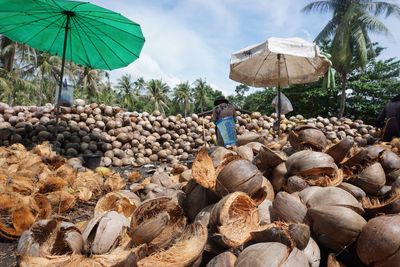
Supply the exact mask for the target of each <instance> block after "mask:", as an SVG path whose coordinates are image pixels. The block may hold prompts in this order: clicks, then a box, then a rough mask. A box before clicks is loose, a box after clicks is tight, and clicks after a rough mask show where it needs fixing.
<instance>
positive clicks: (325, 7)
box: [301, 0, 338, 13]
mask: <svg viewBox="0 0 400 267" xmlns="http://www.w3.org/2000/svg"><path fill="white" fill-rule="evenodd" d="M337 5H338V1H332V0H331V1H314V2H312V3H310V4H308V5H306V6H305V7H304V8H303V9H302V10H301V11H302V12H304V13H310V12H319V13H326V12H330V11H334V10H335V9H337Z"/></svg>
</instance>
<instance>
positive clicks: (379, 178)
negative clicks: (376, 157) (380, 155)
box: [355, 162, 386, 194]
mask: <svg viewBox="0 0 400 267" xmlns="http://www.w3.org/2000/svg"><path fill="white" fill-rule="evenodd" d="M355 183H356V184H357V185H358V186H359V187H360V188H361V189H363V190H364V191H365V192H366V193H369V194H376V193H377V192H378V191H379V190H380V189H381V188H382V187H383V186H384V185H385V183H386V175H385V171H384V170H383V168H382V165H381V164H380V163H379V162H376V163H374V164H372V165H370V166H368V167H366V168H365V169H363V170H362V171H361V172H360V173H359V174H358V175H357V179H356V180H355Z"/></svg>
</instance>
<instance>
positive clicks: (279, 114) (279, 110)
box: [278, 54, 282, 137]
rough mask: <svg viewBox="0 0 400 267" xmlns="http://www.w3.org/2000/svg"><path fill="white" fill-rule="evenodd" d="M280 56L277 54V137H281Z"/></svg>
mask: <svg viewBox="0 0 400 267" xmlns="http://www.w3.org/2000/svg"><path fill="white" fill-rule="evenodd" d="M281 108H282V103H281V54H278V137H280V135H281Z"/></svg>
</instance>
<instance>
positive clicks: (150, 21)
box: [90, 0, 400, 95]
mask: <svg viewBox="0 0 400 267" xmlns="http://www.w3.org/2000/svg"><path fill="white" fill-rule="evenodd" d="M90 2H92V3H94V4H97V5H100V6H103V7H105V8H108V9H111V10H114V11H116V12H118V13H121V14H122V15H124V16H126V17H127V18H129V19H131V20H133V21H135V22H137V23H139V24H140V25H141V28H142V31H143V34H144V36H145V38H146V41H145V44H144V47H143V50H142V53H141V55H140V58H139V59H137V60H136V61H134V62H133V63H132V64H130V65H129V66H127V67H125V68H121V69H117V70H114V71H112V72H111V79H112V81H113V82H116V80H117V79H118V78H119V77H120V76H121V75H123V74H125V73H129V74H131V75H132V77H133V78H134V79H136V78H138V77H143V78H144V79H145V80H149V79H162V80H163V81H164V82H166V83H167V84H168V85H169V86H171V87H174V86H175V85H177V84H178V83H180V82H186V81H189V83H193V82H194V81H195V80H196V79H198V78H203V79H205V80H206V81H207V83H208V84H210V85H211V86H212V87H213V88H214V89H217V90H220V91H222V92H223V93H224V94H225V95H229V94H233V93H234V90H235V87H236V85H238V83H237V82H234V81H232V80H230V79H229V61H230V56H231V54H232V53H233V52H235V51H238V50H240V49H242V48H244V47H247V46H249V45H252V44H256V43H260V42H263V41H265V40H266V39H268V38H269V37H272V36H274V37H295V36H296V37H301V38H303V39H305V40H308V41H310V42H312V41H313V39H314V38H315V36H316V35H317V34H318V33H319V31H320V30H321V29H322V28H323V27H324V26H325V25H326V23H327V22H328V21H329V19H330V14H322V15H321V14H313V13H311V14H304V13H302V12H301V9H302V8H303V7H304V6H305V5H307V4H308V3H310V2H311V1H310V0H113V1H110V0H90ZM399 4H400V3H399ZM382 21H383V22H384V23H385V24H386V25H387V27H388V28H389V29H390V31H391V35H390V36H381V35H379V36H375V35H372V40H373V41H378V42H379V43H380V45H381V46H383V47H387V49H386V50H385V52H384V53H383V54H382V55H381V58H382V59H385V58H389V57H399V58H400V28H399V23H400V18H389V19H384V18H382ZM252 90H255V89H252Z"/></svg>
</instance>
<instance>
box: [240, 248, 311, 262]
mask: <svg viewBox="0 0 400 267" xmlns="http://www.w3.org/2000/svg"><path fill="white" fill-rule="evenodd" d="M264 266H297V267H309V264H308V260H307V257H306V256H305V255H304V253H303V252H302V251H300V250H298V249H297V248H294V249H293V250H290V249H289V248H288V247H287V246H285V245H284V244H281V243H277V242H268V243H258V244H254V245H251V246H248V247H246V248H245V249H244V250H243V251H242V252H241V253H240V254H239V256H238V258H237V261H236V263H235V267H264Z"/></svg>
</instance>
